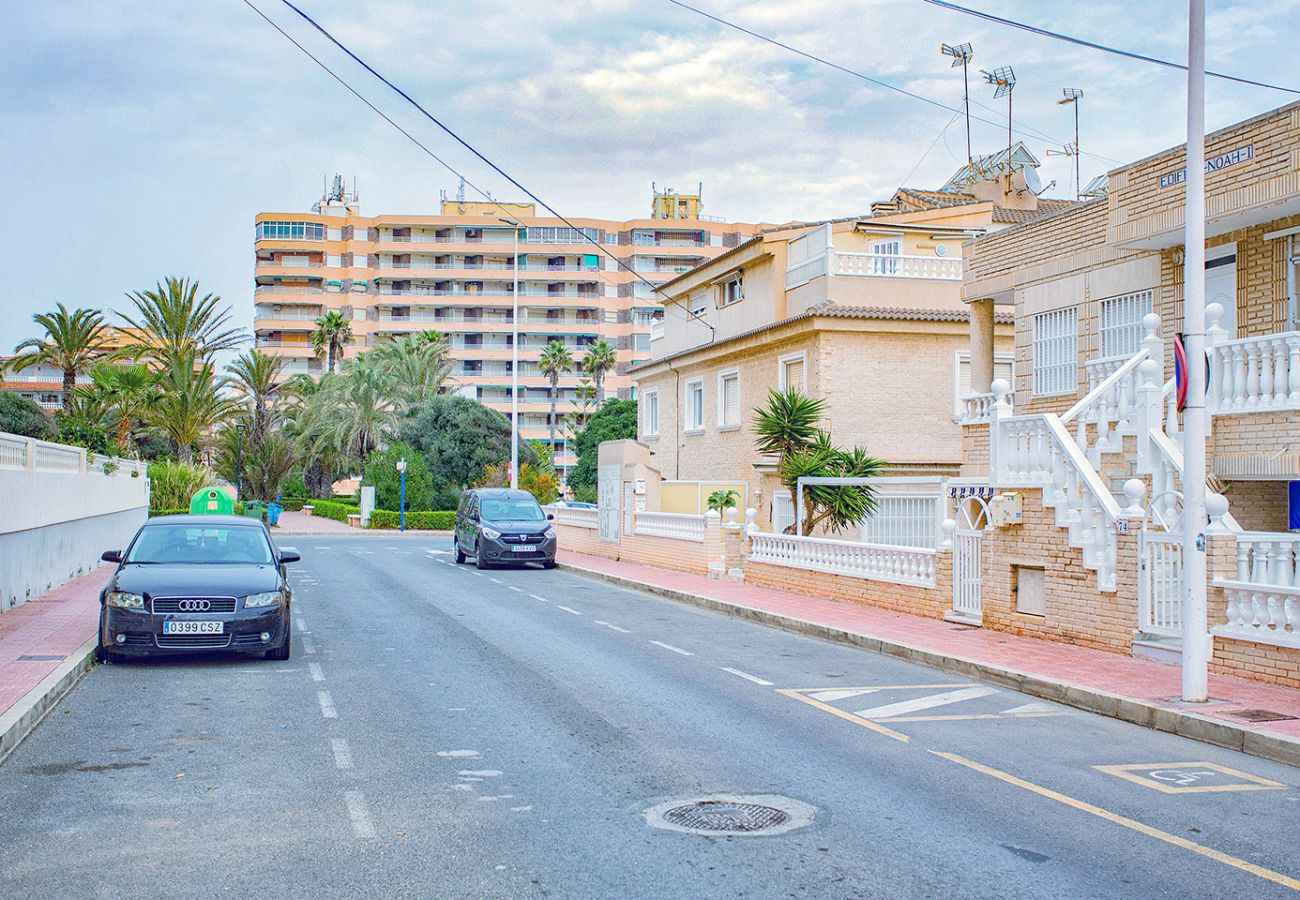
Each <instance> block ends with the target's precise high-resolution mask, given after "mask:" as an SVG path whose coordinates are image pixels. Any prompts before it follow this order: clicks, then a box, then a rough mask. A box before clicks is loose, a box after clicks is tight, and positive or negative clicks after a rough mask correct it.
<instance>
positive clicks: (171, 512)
mask: <svg viewBox="0 0 1300 900" xmlns="http://www.w3.org/2000/svg"><path fill="white" fill-rule="evenodd" d="M189 514H190V508H189V507H188V506H187V507H185V508H184V509H154V508H153V507H150V508H149V518H153V517H154V516H188V515H189ZM243 514H244V504H242V503H240V502H239V501H238V500H236V501H235V515H237V516H242V515H243Z"/></svg>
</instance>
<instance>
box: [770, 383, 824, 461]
mask: <svg viewBox="0 0 1300 900" xmlns="http://www.w3.org/2000/svg"><path fill="white" fill-rule="evenodd" d="M825 408H826V401H825V400H822V399H816V400H814V399H813V398H811V397H805V396H804V395H803V394H801V393H799V392H798V391H797V390H795V389H794V388H789V389H788V390H785V391H777V390H772V391H768V394H767V409H759V410H755V411H754V435H755V438H756V440H755V444H756V445H757V447H758V452H759V453H775V454H777V455H778V456H785V455H786V454H789V453H793V452H795V451H796V450H800V449H802V448H804V447H806V446H808V445H809V444H811V443H812V442H813V441H814V440H816V439H817V423H818V422H819V421H820V420H821V417H822V412H823V411H824V410H825Z"/></svg>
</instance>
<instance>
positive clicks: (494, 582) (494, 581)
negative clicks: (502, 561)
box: [488, 578, 505, 584]
mask: <svg viewBox="0 0 1300 900" xmlns="http://www.w3.org/2000/svg"><path fill="white" fill-rule="evenodd" d="M488 581H490V582H492V583H493V584H505V582H504V581H502V580H501V579H500V578H489V579H488Z"/></svg>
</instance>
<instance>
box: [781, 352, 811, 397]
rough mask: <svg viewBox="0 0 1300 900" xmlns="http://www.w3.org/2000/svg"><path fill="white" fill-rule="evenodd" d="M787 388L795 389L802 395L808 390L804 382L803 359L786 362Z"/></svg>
mask: <svg viewBox="0 0 1300 900" xmlns="http://www.w3.org/2000/svg"><path fill="white" fill-rule="evenodd" d="M785 388H786V390H789V389H790V388H794V389H795V390H796V391H799V392H800V393H802V392H803V391H805V390H807V385H806V384H805V382H804V374H803V359H802V358H800V359H790V360H786V362H785Z"/></svg>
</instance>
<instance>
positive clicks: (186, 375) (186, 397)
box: [150, 352, 235, 463]
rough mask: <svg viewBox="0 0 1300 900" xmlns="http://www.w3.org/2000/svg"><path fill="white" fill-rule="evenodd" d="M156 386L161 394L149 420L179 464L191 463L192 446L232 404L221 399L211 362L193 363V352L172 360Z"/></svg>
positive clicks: (224, 417)
mask: <svg viewBox="0 0 1300 900" xmlns="http://www.w3.org/2000/svg"><path fill="white" fill-rule="evenodd" d="M160 384H161V387H162V393H161V396H160V397H159V399H158V401H157V402H156V403H155V404H154V405H153V409H152V410H151V415H150V419H151V420H152V421H153V423H154V424H155V425H157V427H158V428H160V429H161V430H162V431H163V432H164V433H165V434H166V435H167V436H168V437H169V438H170V439H171V442H172V444H173V445H174V446H175V447H176V452H177V454H178V455H179V456H180V459H181V462H184V463H190V462H193V460H194V447H195V445H197V444H198V443H199V442H200V441H202V440H203V438H204V437H205V436H206V435H207V433H208V432H209V431H210V430H211V429H212V427H213V426H214V425H216V424H217V423H219V422H221V421H222V420H224V419H226V418H227V417H228V416H229V415H230V414H231V413H232V412H233V411H234V408H235V404H234V402H233V401H231V400H230V399H228V398H226V397H223V396H221V393H220V388H221V387H222V385H221V383H220V382H218V381H217V379H216V378H215V377H214V375H213V367H212V362H211V361H210V360H204V361H203V362H201V363H199V362H197V361H196V360H195V356H194V354H193V352H183V353H179V354H177V355H176V356H175V357H173V358H172V359H171V360H170V361H169V362H168V364H167V368H166V369H164V370H163V373H162V377H161V379H160Z"/></svg>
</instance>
